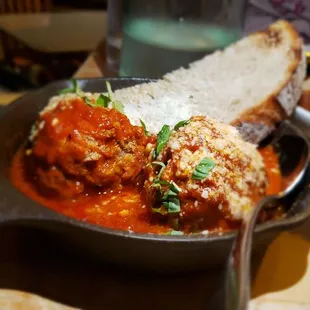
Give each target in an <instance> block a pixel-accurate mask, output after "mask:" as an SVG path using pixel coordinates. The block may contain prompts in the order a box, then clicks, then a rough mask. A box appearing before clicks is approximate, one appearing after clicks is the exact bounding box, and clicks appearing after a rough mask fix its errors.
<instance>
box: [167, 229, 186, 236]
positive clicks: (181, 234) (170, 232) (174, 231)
mask: <svg viewBox="0 0 310 310" xmlns="http://www.w3.org/2000/svg"><path fill="white" fill-rule="evenodd" d="M165 235H170V236H183V235H184V232H183V231H179V230H170V231H168V232H167V233H166V234H165Z"/></svg>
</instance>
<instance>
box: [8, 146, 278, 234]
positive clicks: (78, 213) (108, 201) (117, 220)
mask: <svg viewBox="0 0 310 310" xmlns="http://www.w3.org/2000/svg"><path fill="white" fill-rule="evenodd" d="M260 152H261V154H262V156H263V158H264V162H265V166H266V171H267V175H268V179H269V185H268V189H267V194H273V193H277V192H280V191H281V189H282V188H283V184H284V183H283V182H284V180H283V179H282V177H281V173H280V169H279V163H278V156H277V154H276V153H275V151H274V149H273V148H272V146H267V147H265V148H263V149H261V150H260ZM24 154H25V150H24V149H21V150H19V152H18V153H17V154H16V155H15V157H14V159H13V162H12V167H11V180H12V182H13V184H14V185H15V186H16V187H17V188H18V189H19V190H20V191H21V192H23V193H24V194H25V195H27V196H28V197H30V198H31V199H33V200H35V201H37V202H39V203H40V204H42V205H44V206H46V207H49V208H51V209H54V210H56V211H58V212H60V213H62V214H65V215H67V216H70V217H73V218H76V219H79V220H82V221H87V222H90V223H93V224H97V225H100V226H104V227H109V228H115V229H120V230H129V231H134V232H140V233H159V234H162V233H166V232H168V231H169V229H170V227H169V226H168V225H167V224H165V223H161V222H159V221H157V220H155V219H154V217H152V216H151V214H150V212H149V206H147V204H146V202H145V200H144V199H143V196H142V195H141V193H142V181H138V182H137V184H135V185H128V186H124V187H123V188H122V189H121V190H111V191H106V192H104V191H103V192H87V193H86V194H83V195H81V196H79V197H78V198H77V199H64V198H62V199H60V198H55V199H50V198H46V197H44V196H43V195H41V194H40V193H39V192H38V191H37V189H36V187H35V186H34V185H33V184H32V183H31V182H29V181H28V180H27V177H26V170H25V165H24ZM265 218H266V217H265ZM223 229H224V230H225V223H223ZM223 229H222V230H223Z"/></svg>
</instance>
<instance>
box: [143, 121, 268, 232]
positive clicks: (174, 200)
mask: <svg viewBox="0 0 310 310" xmlns="http://www.w3.org/2000/svg"><path fill="white" fill-rule="evenodd" d="M176 128H177V127H176ZM157 146H158V143H157ZM154 154H155V155H154ZM154 157H156V158H155V159H154ZM150 160H151V161H152V163H151V164H149V166H148V168H147V169H146V181H145V184H144V188H145V192H146V196H147V198H148V200H149V202H150V204H151V205H152V210H153V212H155V213H160V215H159V216H161V217H164V218H168V219H169V220H171V223H172V225H173V226H177V225H179V227H173V228H174V229H176V228H181V229H183V230H188V231H196V230H201V229H213V230H214V229H216V228H217V227H219V226H221V225H222V227H223V225H224V224H223V223H226V224H227V223H229V222H231V223H236V222H237V221H240V220H241V219H242V218H244V217H245V216H247V214H248V213H249V211H250V210H251V208H252V207H253V206H254V204H255V202H256V201H257V200H258V199H259V198H260V197H262V196H264V195H265V192H266V186H267V176H266V172H265V168H264V163H263V159H262V157H261V155H260V154H259V152H258V151H257V149H256V146H255V145H253V144H250V143H248V142H245V141H244V140H242V138H241V136H240V135H239V133H238V132H237V130H236V129H235V128H234V127H232V126H230V125H227V124H224V123H222V122H219V121H216V120H213V119H210V118H208V117H202V116H195V117H192V118H191V119H190V120H189V121H187V122H184V126H183V127H180V128H177V129H175V130H172V132H171V133H170V137H169V139H168V140H167V143H166V145H165V146H164V147H163V149H162V150H161V151H160V152H159V153H158V154H157V153H156V148H155V151H154V152H153V156H152V158H150ZM224 226H225V225H224ZM227 228H228V227H227Z"/></svg>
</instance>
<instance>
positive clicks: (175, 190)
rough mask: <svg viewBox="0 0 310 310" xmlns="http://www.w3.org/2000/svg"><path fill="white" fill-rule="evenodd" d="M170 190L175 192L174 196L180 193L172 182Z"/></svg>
mask: <svg viewBox="0 0 310 310" xmlns="http://www.w3.org/2000/svg"><path fill="white" fill-rule="evenodd" d="M170 189H171V190H172V191H173V192H175V193H176V194H178V193H180V192H181V188H180V187H179V186H177V185H176V184H175V183H174V182H171V183H170Z"/></svg>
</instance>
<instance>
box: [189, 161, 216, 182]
mask: <svg viewBox="0 0 310 310" xmlns="http://www.w3.org/2000/svg"><path fill="white" fill-rule="evenodd" d="M215 166H216V164H215V162H214V161H213V160H212V159H210V158H208V157H205V158H203V159H202V160H201V162H200V163H199V164H198V165H197V166H196V167H195V169H194V172H193V175H192V179H193V180H203V179H205V178H206V177H207V176H208V174H209V172H210V171H211V170H212V169H213V168H214V167H215Z"/></svg>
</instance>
